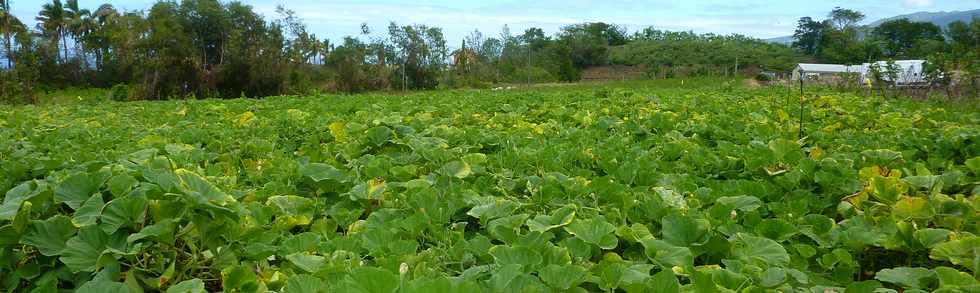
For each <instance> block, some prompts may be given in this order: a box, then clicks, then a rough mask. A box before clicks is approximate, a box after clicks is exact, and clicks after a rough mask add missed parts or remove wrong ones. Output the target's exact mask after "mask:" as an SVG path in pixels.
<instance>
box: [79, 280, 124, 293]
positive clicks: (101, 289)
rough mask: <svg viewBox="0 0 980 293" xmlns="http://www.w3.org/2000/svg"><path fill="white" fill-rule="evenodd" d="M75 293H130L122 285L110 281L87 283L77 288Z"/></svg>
mask: <svg viewBox="0 0 980 293" xmlns="http://www.w3.org/2000/svg"><path fill="white" fill-rule="evenodd" d="M75 292H76V293H130V291H129V287H128V286H126V284H124V283H118V282H110V281H95V280H93V281H89V282H87V283H85V284H84V285H82V286H81V287H78V290H75Z"/></svg>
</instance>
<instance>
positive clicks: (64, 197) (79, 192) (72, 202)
mask: <svg viewBox="0 0 980 293" xmlns="http://www.w3.org/2000/svg"><path fill="white" fill-rule="evenodd" d="M97 191H99V183H96V182H94V180H93V179H92V178H90V177H89V175H88V174H85V173H78V174H74V175H71V176H68V177H67V178H65V180H62V181H61V183H59V184H58V187H55V189H54V199H55V200H56V201H57V202H62V203H65V204H67V205H68V206H69V207H71V208H72V209H73V210H77V209H78V208H79V207H81V206H82V204H83V203H85V201H86V200H88V199H89V198H90V197H92V194H95V193H96V192H97Z"/></svg>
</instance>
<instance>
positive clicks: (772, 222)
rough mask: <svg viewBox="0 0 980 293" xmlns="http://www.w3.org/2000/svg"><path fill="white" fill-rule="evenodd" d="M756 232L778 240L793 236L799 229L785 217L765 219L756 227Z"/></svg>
mask: <svg viewBox="0 0 980 293" xmlns="http://www.w3.org/2000/svg"><path fill="white" fill-rule="evenodd" d="M755 231H756V233H758V234H759V235H761V236H764V237H766V238H769V239H772V240H776V241H778V242H782V241H786V240H789V239H790V238H792V237H793V236H794V235H796V233H798V232H799V230H798V229H797V228H796V226H794V225H793V224H791V223H790V222H788V221H786V220H783V219H765V220H762V222H759V224H758V225H757V226H756V227H755Z"/></svg>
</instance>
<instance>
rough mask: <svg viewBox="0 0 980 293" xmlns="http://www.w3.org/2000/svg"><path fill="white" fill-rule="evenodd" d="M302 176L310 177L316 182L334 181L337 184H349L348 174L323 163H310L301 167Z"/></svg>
mask: <svg viewBox="0 0 980 293" xmlns="http://www.w3.org/2000/svg"><path fill="white" fill-rule="evenodd" d="M299 173H300V175H302V176H304V177H309V178H310V179H313V181H315V182H320V181H324V180H333V181H336V182H340V183H344V182H347V174H345V173H344V172H341V171H340V170H337V168H334V166H331V165H327V164H322V163H310V164H307V165H301V166H300V167H299Z"/></svg>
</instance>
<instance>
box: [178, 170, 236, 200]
mask: <svg viewBox="0 0 980 293" xmlns="http://www.w3.org/2000/svg"><path fill="white" fill-rule="evenodd" d="M175 174H177V177H179V178H180V189H181V192H183V193H184V195H185V196H186V198H188V199H189V200H190V201H191V202H192V203H194V204H198V205H205V204H208V203H211V204H215V205H218V206H224V205H226V204H228V203H229V202H234V201H235V198H233V197H231V196H230V195H228V194H225V193H224V192H223V191H221V190H220V189H218V188H217V187H215V186H214V185H212V184H211V183H210V182H208V181H207V180H205V179H204V178H201V176H199V175H197V174H196V173H194V172H191V171H188V170H184V169H178V170H177V171H176V172H175Z"/></svg>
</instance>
